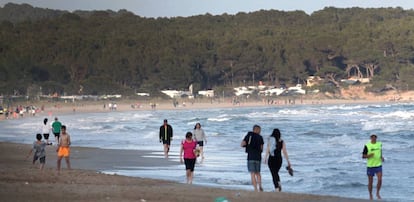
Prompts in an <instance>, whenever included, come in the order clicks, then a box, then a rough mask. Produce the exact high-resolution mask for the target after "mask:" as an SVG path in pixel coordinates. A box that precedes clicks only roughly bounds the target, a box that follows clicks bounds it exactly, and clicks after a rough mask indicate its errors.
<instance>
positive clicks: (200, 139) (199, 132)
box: [193, 123, 207, 162]
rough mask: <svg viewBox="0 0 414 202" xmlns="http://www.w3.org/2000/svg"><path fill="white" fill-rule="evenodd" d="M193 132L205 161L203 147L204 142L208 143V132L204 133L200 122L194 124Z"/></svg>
mask: <svg viewBox="0 0 414 202" xmlns="http://www.w3.org/2000/svg"><path fill="white" fill-rule="evenodd" d="M193 134H194V140H195V141H196V142H197V145H198V147H199V149H200V156H201V162H203V160H204V151H203V147H204V144H207V138H206V134H205V133H204V130H203V129H201V124H200V123H196V125H195V126H194V131H193Z"/></svg>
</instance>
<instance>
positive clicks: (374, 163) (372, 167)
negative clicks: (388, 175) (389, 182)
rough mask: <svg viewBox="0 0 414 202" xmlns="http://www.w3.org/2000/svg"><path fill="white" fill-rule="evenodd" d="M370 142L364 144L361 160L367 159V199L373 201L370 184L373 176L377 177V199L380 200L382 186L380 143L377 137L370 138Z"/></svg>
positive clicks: (382, 160)
mask: <svg viewBox="0 0 414 202" xmlns="http://www.w3.org/2000/svg"><path fill="white" fill-rule="evenodd" d="M370 138H371V141H369V142H368V143H366V144H365V146H364V150H363V152H362V158H364V159H367V175H368V193H369V199H370V200H373V196H372V184H373V181H374V176H375V174H376V175H377V198H378V199H381V196H380V190H381V185H382V162H384V157H383V156H382V143H381V142H379V141H377V135H375V134H372V135H371V136H370Z"/></svg>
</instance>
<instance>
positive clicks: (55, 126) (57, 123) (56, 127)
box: [52, 117, 62, 144]
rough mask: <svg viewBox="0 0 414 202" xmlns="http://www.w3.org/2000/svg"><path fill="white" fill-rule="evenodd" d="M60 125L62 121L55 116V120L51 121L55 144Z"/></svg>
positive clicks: (57, 139) (58, 135)
mask: <svg viewBox="0 0 414 202" xmlns="http://www.w3.org/2000/svg"><path fill="white" fill-rule="evenodd" d="M61 127H62V123H61V122H60V121H59V120H58V117H55V121H54V122H53V123H52V132H53V134H54V135H55V142H56V144H59V137H60V128H61Z"/></svg>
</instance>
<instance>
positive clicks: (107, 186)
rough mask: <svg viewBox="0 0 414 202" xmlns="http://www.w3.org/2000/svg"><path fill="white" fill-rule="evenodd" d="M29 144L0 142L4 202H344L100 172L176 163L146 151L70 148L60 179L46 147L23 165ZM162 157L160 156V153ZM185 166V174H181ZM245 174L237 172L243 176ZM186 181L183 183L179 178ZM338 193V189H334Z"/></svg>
mask: <svg viewBox="0 0 414 202" xmlns="http://www.w3.org/2000/svg"><path fill="white" fill-rule="evenodd" d="M30 148H31V145H25V144H16V143H7V142H0V199H1V200H2V201H89V202H90V201H140V202H152V201H177V202H186V201H189V202H190V201H191V202H194V201H199V202H204V201H206V202H207V201H209V202H212V201H214V200H215V199H216V198H218V197H225V198H227V199H228V200H229V201H233V202H234V201H240V202H251V201H295V202H301V201H303V202H304V201H306V202H309V201H311V202H312V201H315V202H316V201H335V202H358V201H366V200H362V199H348V198H340V197H332V196H319V195H310V194H295V193H285V192H281V193H275V192H260V193H258V192H253V191H246V190H229V189H221V188H212V187H203V186H197V185H187V184H182V183H177V182H171V181H163V180H154V179H145V178H139V177H126V176H119V175H108V174H102V173H100V172H99V170H108V169H112V168H116V167H118V166H120V167H126V166H140V167H141V166H144V167H145V166H150V167H151V166H170V165H176V164H177V162H172V161H168V160H166V159H164V158H162V157H161V156H160V157H157V156H156V154H155V156H154V153H152V154H151V156H154V157H151V158H147V157H143V156H147V155H148V154H149V152H148V151H130V150H105V149H95V148H83V147H74V148H72V150H71V152H72V158H71V164H72V169H71V170H68V169H66V163H65V162H64V160H62V170H61V173H60V175H58V174H57V172H56V152H55V147H54V146H48V148H47V157H46V162H47V163H46V166H45V169H44V170H43V171H42V172H41V171H40V170H39V168H38V164H36V165H32V163H31V158H32V157H29V159H28V160H26V156H27V154H28V151H29V150H30ZM160 155H161V154H160ZM184 173H185V171H184V165H183V175H184ZM245 174H246V173H241V175H245ZM183 180H184V179H183ZM338 191H340V190H338Z"/></svg>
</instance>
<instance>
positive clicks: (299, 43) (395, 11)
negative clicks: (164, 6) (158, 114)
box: [0, 4, 414, 95]
mask: <svg viewBox="0 0 414 202" xmlns="http://www.w3.org/2000/svg"><path fill="white" fill-rule="evenodd" d="M0 21H1V23H0V94H3V95H7V94H27V93H29V94H30V93H31V92H34V91H37V89H40V86H41V90H42V92H43V94H52V93H55V92H56V93H58V94H63V93H66V94H78V93H83V94H114V93H117V94H130V93H133V92H149V93H151V94H155V93H157V92H158V91H159V90H161V89H168V88H172V89H186V88H187V87H188V86H189V85H190V84H193V86H194V91H197V90H201V89H208V88H213V89H217V88H220V89H223V88H226V87H235V86H239V85H253V84H254V85H257V83H258V81H263V82H265V84H267V85H280V84H286V85H292V84H296V83H304V82H305V81H306V78H307V77H308V76H309V75H318V76H321V77H322V78H324V79H325V82H324V84H323V85H322V86H319V88H320V89H322V90H330V91H335V89H337V88H339V87H342V86H343V83H340V79H343V78H348V77H349V76H353V75H356V76H359V77H364V78H371V84H370V87H369V89H370V90H371V91H376V92H378V91H380V90H382V89H384V88H385V87H386V86H388V87H390V86H392V87H394V88H397V89H399V90H407V89H411V90H412V89H414V79H412V78H414V67H413V63H414V31H413V30H414V11H413V10H403V9H401V8H381V9H361V8H348V9H338V8H325V9H323V10H321V11H317V12H314V13H313V14H312V15H310V16H309V15H307V14H306V13H304V12H302V11H296V12H281V11H276V10H269V11H264V10H262V11H258V12H253V13H238V14H236V15H227V14H223V15H219V16H212V15H209V14H206V15H200V16H193V17H187V18H183V17H177V18H157V19H154V18H143V17H140V16H137V15H134V14H132V13H130V12H128V11H126V10H121V11H118V12H113V11H95V12H84V11H83V12H82V11H79V12H73V13H70V12H65V11H55V10H49V9H40V8H33V7H31V6H29V5H27V4H26V5H16V4H7V5H6V6H5V7H4V8H0ZM81 87H82V89H83V91H82V92H79V89H80V88H81Z"/></svg>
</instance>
